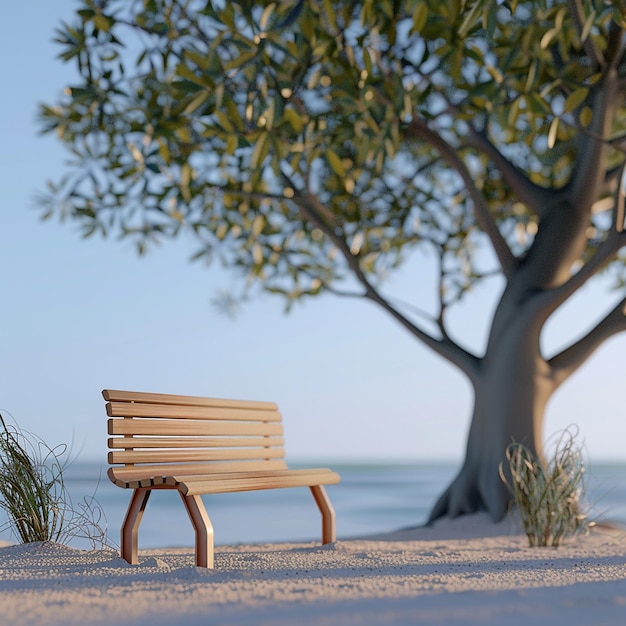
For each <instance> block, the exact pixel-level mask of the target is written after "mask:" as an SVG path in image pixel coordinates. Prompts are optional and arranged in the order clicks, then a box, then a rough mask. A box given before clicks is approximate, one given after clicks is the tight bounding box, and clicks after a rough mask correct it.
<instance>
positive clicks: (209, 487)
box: [177, 471, 339, 496]
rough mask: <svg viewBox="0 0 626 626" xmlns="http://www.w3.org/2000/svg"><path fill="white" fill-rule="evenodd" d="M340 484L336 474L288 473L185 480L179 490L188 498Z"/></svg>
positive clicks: (179, 485)
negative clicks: (209, 494) (210, 494)
mask: <svg viewBox="0 0 626 626" xmlns="http://www.w3.org/2000/svg"><path fill="white" fill-rule="evenodd" d="M338 482H339V476H338V475H337V474H335V473H334V472H331V471H328V472H324V473H321V472H318V473H308V474H292V473H286V474H284V475H282V476H258V477H245V478H244V477H237V478H227V479H223V478H219V477H218V478H217V479H215V480H214V479H211V478H208V477H205V478H203V479H202V480H193V481H190V480H183V481H181V482H179V484H178V486H177V488H178V489H179V490H180V491H181V492H182V493H184V494H185V495H187V496H193V495H202V494H208V493H234V492H238V491H257V490H260V489H277V488H283V487H309V486H311V485H330V484H335V483H338Z"/></svg>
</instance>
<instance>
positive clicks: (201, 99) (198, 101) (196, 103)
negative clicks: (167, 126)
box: [183, 91, 209, 115]
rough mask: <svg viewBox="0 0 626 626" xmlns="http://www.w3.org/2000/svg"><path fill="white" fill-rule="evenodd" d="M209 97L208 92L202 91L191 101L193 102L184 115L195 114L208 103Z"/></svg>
mask: <svg viewBox="0 0 626 626" xmlns="http://www.w3.org/2000/svg"><path fill="white" fill-rule="evenodd" d="M208 97H209V92H208V91H200V92H199V93H198V95H196V96H195V97H194V98H193V99H192V100H191V102H189V104H188V105H187V106H186V107H185V110H184V111H183V113H184V114H185V115H189V114H190V113H193V112H194V111H195V110H196V109H198V108H199V107H201V106H202V105H203V104H204V103H205V102H206V100H207V98H208Z"/></svg>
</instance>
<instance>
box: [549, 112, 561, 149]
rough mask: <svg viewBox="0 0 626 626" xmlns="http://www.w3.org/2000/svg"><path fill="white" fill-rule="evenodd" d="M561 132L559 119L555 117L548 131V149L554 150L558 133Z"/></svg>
mask: <svg viewBox="0 0 626 626" xmlns="http://www.w3.org/2000/svg"><path fill="white" fill-rule="evenodd" d="M558 132H559V118H558V117H555V118H554V119H553V120H552V123H551V124H550V130H549V131H548V148H554V145H555V144H556V138H557V133H558Z"/></svg>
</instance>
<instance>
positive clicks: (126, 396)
mask: <svg viewBox="0 0 626 626" xmlns="http://www.w3.org/2000/svg"><path fill="white" fill-rule="evenodd" d="M102 397H103V398H104V399H105V400H106V401H107V402H109V401H111V402H118V401H119V402H135V403H148V404H175V405H181V406H204V407H223V408H228V407H230V408H242V409H258V410H262V411H276V410H278V405H277V404H276V403H274V402H258V401H254V400H229V399H226V398H203V397H200V396H179V395H173V394H168V393H144V392H141V391H119V390H117V389H103V391H102Z"/></svg>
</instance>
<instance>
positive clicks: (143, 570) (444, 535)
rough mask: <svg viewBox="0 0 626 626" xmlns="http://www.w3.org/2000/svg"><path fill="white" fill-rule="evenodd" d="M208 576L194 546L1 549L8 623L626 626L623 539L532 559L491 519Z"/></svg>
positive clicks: (586, 539)
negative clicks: (125, 555) (125, 553)
mask: <svg viewBox="0 0 626 626" xmlns="http://www.w3.org/2000/svg"><path fill="white" fill-rule="evenodd" d="M215 565H216V567H215V569H214V570H204V569H199V568H196V567H195V566H194V560H193V550H192V548H191V547H189V548H179V549H167V550H163V549H160V550H142V551H141V552H140V564H139V565H137V566H131V565H128V564H127V563H126V562H125V561H123V560H122V559H121V558H120V557H119V556H118V554H117V553H116V552H115V551H113V550H99V551H83V550H76V549H73V548H69V547H66V546H61V545H58V544H46V543H43V544H42V543H39V544H29V545H9V546H5V547H1V548H0V624H1V625H2V626H4V625H7V626H8V625H14V626H26V625H31V624H32V625H35V624H36V625H37V626H46V625H61V624H68V625H71V624H87V625H104V624H116V625H118V624H119V625H124V626H130V625H134V626H140V625H141V626H143V625H146V626H147V625H148V624H150V625H154V626H160V625H178V624H181V625H183V624H184V625H185V626H196V625H197V626H200V625H202V626H205V625H224V626H226V625H249V626H262V625H268V626H270V625H271V626H282V625H285V626H286V625H290V626H291V625H296V626H312V625H315V626H343V625H346V626H347V625H353V624H354V625H362V624H372V625H374V624H375V625H385V624H394V625H395V624H397V625H400V624H402V625H406V624H433V625H446V626H447V625H452V624H459V625H461V624H463V625H466V624H481V625H489V624H506V625H507V626H516V625H522V624H523V625H524V626H528V625H529V624H532V625H533V626H538V625H539V626H541V625H543V624H546V625H547V624H554V625H556V624H568V626H583V625H584V626H609V625H615V626H624V624H626V530H624V529H621V530H620V529H616V528H612V529H607V528H602V529H600V528H597V529H594V530H593V531H592V532H591V533H590V534H588V535H585V536H580V537H576V538H572V539H569V540H568V541H567V542H566V543H565V545H563V546H561V547H560V548H558V549H554V548H529V547H527V541H526V538H525V537H524V536H523V535H521V534H520V533H519V531H518V530H517V527H516V525H515V524H514V523H513V522H512V521H509V520H507V521H505V522H503V523H502V524H498V525H494V524H491V523H490V522H489V521H488V519H487V518H486V517H485V516H483V515H473V516H469V517H466V518H461V519H458V520H444V521H441V522H439V523H438V524H436V525H434V526H433V527H431V528H417V529H413V530H405V531H399V532H395V533H389V534H387V535H379V536H376V537H368V538H364V539H353V540H346V541H337V542H336V543H334V544H331V545H328V546H320V545H319V544H317V543H291V544H267V545H237V546H218V547H217V548H216V563H215Z"/></svg>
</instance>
